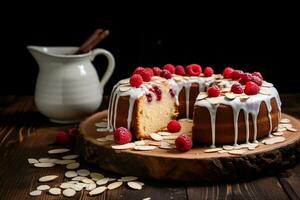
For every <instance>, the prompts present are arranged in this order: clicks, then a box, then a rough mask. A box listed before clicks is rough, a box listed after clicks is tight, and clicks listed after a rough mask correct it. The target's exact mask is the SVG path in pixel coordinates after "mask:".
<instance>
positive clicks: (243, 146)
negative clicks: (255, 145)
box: [233, 144, 250, 150]
mask: <svg viewBox="0 0 300 200" xmlns="http://www.w3.org/2000/svg"><path fill="white" fill-rule="evenodd" d="M249 146H250V145H249V144H239V145H237V146H234V147H233V149H235V150H239V149H247V148H248V147H249Z"/></svg>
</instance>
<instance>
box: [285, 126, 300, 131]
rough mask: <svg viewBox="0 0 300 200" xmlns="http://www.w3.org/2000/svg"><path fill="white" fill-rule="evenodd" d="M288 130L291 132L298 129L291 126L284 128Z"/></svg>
mask: <svg viewBox="0 0 300 200" xmlns="http://www.w3.org/2000/svg"><path fill="white" fill-rule="evenodd" d="M286 129H287V130H288V131H292V132H297V131H298V130H297V129H295V128H293V127H287V128H286Z"/></svg>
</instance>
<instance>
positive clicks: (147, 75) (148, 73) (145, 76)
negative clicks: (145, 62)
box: [141, 68, 153, 82]
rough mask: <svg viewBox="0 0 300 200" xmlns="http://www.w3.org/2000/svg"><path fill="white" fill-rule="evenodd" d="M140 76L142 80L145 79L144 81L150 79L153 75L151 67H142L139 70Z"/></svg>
mask: <svg viewBox="0 0 300 200" xmlns="http://www.w3.org/2000/svg"><path fill="white" fill-rule="evenodd" d="M141 76H142V78H143V81H145V82H149V81H151V78H152V76H153V71H152V69H150V68H145V69H143V70H142V72H141Z"/></svg>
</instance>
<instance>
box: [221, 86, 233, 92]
mask: <svg viewBox="0 0 300 200" xmlns="http://www.w3.org/2000/svg"><path fill="white" fill-rule="evenodd" d="M221 91H222V92H223V93H227V92H230V91H231V88H230V87H226V88H222V90H221Z"/></svg>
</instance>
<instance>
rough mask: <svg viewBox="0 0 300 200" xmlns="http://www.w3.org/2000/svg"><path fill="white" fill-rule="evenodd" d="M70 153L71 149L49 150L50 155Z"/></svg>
mask: <svg viewBox="0 0 300 200" xmlns="http://www.w3.org/2000/svg"><path fill="white" fill-rule="evenodd" d="M68 151H70V149H52V150H49V151H48V153H49V154H60V153H66V152H68Z"/></svg>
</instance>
